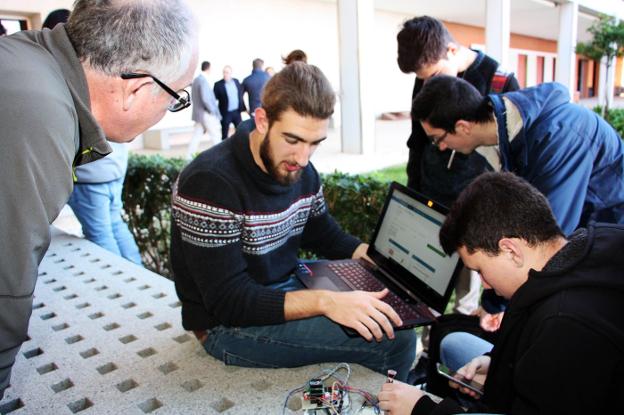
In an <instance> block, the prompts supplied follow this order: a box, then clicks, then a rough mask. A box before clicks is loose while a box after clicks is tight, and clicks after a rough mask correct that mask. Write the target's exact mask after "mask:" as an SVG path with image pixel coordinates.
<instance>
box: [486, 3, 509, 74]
mask: <svg viewBox="0 0 624 415" xmlns="http://www.w3.org/2000/svg"><path fill="white" fill-rule="evenodd" d="M510 21H511V6H510V0H486V2H485V52H486V53H487V54H488V55H490V56H491V57H493V58H494V59H496V60H497V61H498V62H499V63H500V64H501V66H502V67H503V68H505V69H508V70H512V71H515V68H509V63H510V61H509V36H510V31H511V29H510Z"/></svg>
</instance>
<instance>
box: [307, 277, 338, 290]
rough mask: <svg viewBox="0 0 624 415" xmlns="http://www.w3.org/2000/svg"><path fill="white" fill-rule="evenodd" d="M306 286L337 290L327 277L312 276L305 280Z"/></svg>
mask: <svg viewBox="0 0 624 415" xmlns="http://www.w3.org/2000/svg"><path fill="white" fill-rule="evenodd" d="M306 285H307V287H308V288H310V289H313V290H329V291H338V287H337V286H336V284H335V283H334V281H332V280H331V279H330V278H328V277H312V278H308V280H307V284H306Z"/></svg>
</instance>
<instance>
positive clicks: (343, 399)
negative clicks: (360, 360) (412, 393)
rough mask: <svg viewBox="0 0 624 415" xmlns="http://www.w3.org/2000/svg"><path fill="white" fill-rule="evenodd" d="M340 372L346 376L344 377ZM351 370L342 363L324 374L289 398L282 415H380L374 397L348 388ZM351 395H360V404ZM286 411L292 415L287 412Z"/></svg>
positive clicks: (291, 392)
mask: <svg viewBox="0 0 624 415" xmlns="http://www.w3.org/2000/svg"><path fill="white" fill-rule="evenodd" d="M339 372H346V373H345V374H344V375H342V374H341V373H339ZM350 376H351V367H350V366H349V365H348V364H347V363H340V364H339V365H337V366H336V367H335V368H333V369H331V370H324V371H323V372H321V373H320V374H318V375H317V376H314V377H312V378H310V379H309V380H308V381H307V382H306V383H305V384H303V385H301V386H300V387H298V388H295V389H293V390H291V391H290V392H289V393H288V396H286V399H285V401H284V407H283V410H282V414H287V413H290V414H303V415H373V414H375V415H377V414H380V413H381V411H380V410H379V406H378V405H377V398H376V397H375V396H374V395H372V394H371V393H369V392H367V391H365V390H362V389H358V388H356V387H353V386H350V385H349V383H348V382H349V377H350ZM352 395H359V396H360V397H361V398H360V399H358V402H357V404H356V403H355V400H354V399H353V396H352ZM287 410H288V411H289V412H287Z"/></svg>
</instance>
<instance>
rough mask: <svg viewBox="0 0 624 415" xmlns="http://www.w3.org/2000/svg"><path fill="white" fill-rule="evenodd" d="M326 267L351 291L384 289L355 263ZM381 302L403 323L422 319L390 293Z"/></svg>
mask: <svg viewBox="0 0 624 415" xmlns="http://www.w3.org/2000/svg"><path fill="white" fill-rule="evenodd" d="M328 267H329V269H331V270H332V271H333V272H334V273H335V274H336V275H338V276H339V277H340V279H342V280H343V281H344V282H345V283H346V284H347V285H348V286H349V287H350V288H351V289H353V290H361V291H381V290H383V289H384V288H386V287H385V286H384V285H383V284H382V283H381V282H380V281H379V280H377V279H376V278H374V277H373V276H372V275H371V274H370V271H369V270H367V269H366V268H364V267H363V266H362V265H360V264H359V263H357V262H346V263H345V262H332V263H330V264H329V265H328ZM381 300H382V301H384V302H385V303H388V304H389V305H390V306H391V307H392V308H393V309H394V311H396V312H397V314H398V315H399V316H400V317H401V319H402V320H403V321H408V320H416V319H420V318H422V317H423V316H422V314H420V313H419V312H418V310H415V309H414V308H413V306H410V305H409V304H408V303H406V302H405V300H403V299H401V297H399V296H398V295H396V294H395V293H393V292H392V291H390V292H389V293H388V294H387V295H386V296H385V297H384V298H382V299H381Z"/></svg>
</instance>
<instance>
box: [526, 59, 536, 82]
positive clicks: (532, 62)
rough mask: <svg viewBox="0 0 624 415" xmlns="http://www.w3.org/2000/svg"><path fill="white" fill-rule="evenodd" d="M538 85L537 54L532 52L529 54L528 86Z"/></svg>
mask: <svg viewBox="0 0 624 415" xmlns="http://www.w3.org/2000/svg"><path fill="white" fill-rule="evenodd" d="M535 85H537V55H535V54H534V53H530V54H529V55H528V56H527V71H526V86H527V87H530V86H535Z"/></svg>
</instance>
